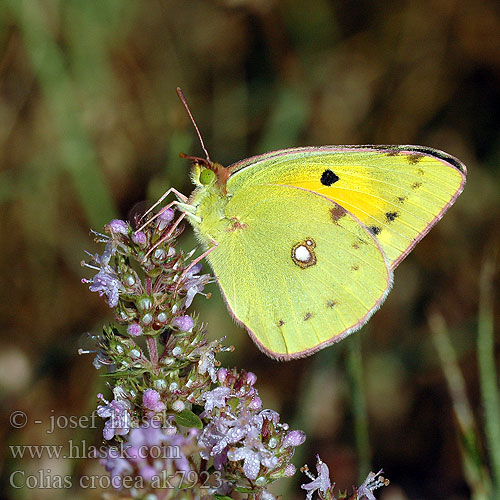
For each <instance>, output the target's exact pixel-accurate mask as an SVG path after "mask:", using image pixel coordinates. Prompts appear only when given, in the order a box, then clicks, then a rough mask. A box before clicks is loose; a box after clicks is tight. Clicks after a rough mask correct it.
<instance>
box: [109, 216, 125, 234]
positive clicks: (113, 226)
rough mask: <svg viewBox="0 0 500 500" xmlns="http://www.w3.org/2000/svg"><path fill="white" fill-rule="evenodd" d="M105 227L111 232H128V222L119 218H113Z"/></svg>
mask: <svg viewBox="0 0 500 500" xmlns="http://www.w3.org/2000/svg"><path fill="white" fill-rule="evenodd" d="M106 227H107V228H108V229H109V231H110V232H111V233H112V234H125V235H127V234H128V229H129V226H128V224H127V223H126V222H125V221H122V220H120V219H113V220H112V221H111V222H109V223H108V224H107V226H106Z"/></svg>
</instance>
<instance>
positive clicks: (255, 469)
mask: <svg viewBox="0 0 500 500" xmlns="http://www.w3.org/2000/svg"><path fill="white" fill-rule="evenodd" d="M227 458H228V459H229V460H231V461H232V462H237V461H240V460H243V472H244V474H245V476H246V477H247V478H248V479H252V480H253V479H257V476H258V475H259V471H260V466H261V464H262V465H263V466H264V467H267V468H268V469H274V468H275V467H276V466H277V465H278V461H279V459H278V457H276V456H275V455H273V453H271V452H270V451H269V450H267V449H266V447H265V446H264V445H263V444H262V441H261V440H260V439H259V435H258V431H257V429H255V428H254V429H252V430H251V431H250V432H248V434H247V436H246V438H245V442H244V446H242V447H233V448H231V449H230V450H229V451H228V452H227Z"/></svg>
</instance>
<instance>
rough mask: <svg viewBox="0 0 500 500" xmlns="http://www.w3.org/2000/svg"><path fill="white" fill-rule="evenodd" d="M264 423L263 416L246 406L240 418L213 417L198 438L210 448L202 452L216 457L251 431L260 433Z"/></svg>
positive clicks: (207, 455)
mask: <svg viewBox="0 0 500 500" xmlns="http://www.w3.org/2000/svg"><path fill="white" fill-rule="evenodd" d="M214 390H215V389H214ZM212 392H213V391H212ZM262 424H263V420H262V417H261V416H260V415H255V414H254V413H252V412H250V411H248V410H247V409H246V408H245V409H243V410H242V412H241V414H240V415H239V416H238V418H236V417H234V416H232V415H229V416H225V415H224V416H222V415H221V416H218V417H214V418H212V420H211V422H210V423H209V424H208V425H207V426H206V427H205V428H204V429H203V431H202V433H201V436H200V438H199V440H198V443H199V445H200V446H202V447H204V448H207V449H208V450H209V453H208V454H207V453H202V457H203V458H208V457H209V456H210V455H212V456H214V457H215V456H216V455H218V454H219V453H222V452H223V451H224V449H225V448H226V447H227V446H229V445H232V444H236V443H238V442H240V441H241V440H243V439H244V438H245V437H246V436H247V435H248V434H249V433H251V434H252V435H254V434H259V433H260V432H261V431H262Z"/></svg>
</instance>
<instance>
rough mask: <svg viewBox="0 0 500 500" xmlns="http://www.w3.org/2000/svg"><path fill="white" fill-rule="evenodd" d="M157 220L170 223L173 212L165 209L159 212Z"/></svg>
mask: <svg viewBox="0 0 500 500" xmlns="http://www.w3.org/2000/svg"><path fill="white" fill-rule="evenodd" d="M158 218H159V219H161V220H162V221H164V222H170V221H171V220H172V219H173V218H174V211H173V210H172V209H171V208H167V209H166V210H163V212H161V214H160V215H159V216H158Z"/></svg>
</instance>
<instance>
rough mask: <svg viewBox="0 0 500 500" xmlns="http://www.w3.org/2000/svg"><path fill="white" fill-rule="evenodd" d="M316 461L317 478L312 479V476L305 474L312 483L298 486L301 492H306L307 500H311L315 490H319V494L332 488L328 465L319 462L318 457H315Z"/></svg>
mask: <svg viewBox="0 0 500 500" xmlns="http://www.w3.org/2000/svg"><path fill="white" fill-rule="evenodd" d="M317 460H318V461H317V463H316V470H317V471H318V477H316V478H314V476H313V475H312V474H310V473H307V472H306V474H307V475H308V476H309V478H310V479H312V481H311V482H310V483H308V484H302V485H301V486H300V487H301V488H302V489H303V490H306V491H307V496H306V499H307V500H311V498H312V496H313V494H314V492H315V491H316V490H319V491H320V492H321V493H327V492H328V490H329V489H330V488H331V487H332V483H331V482H330V471H329V470H328V465H326V464H325V463H324V462H322V461H321V458H319V455H318V456H317Z"/></svg>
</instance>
